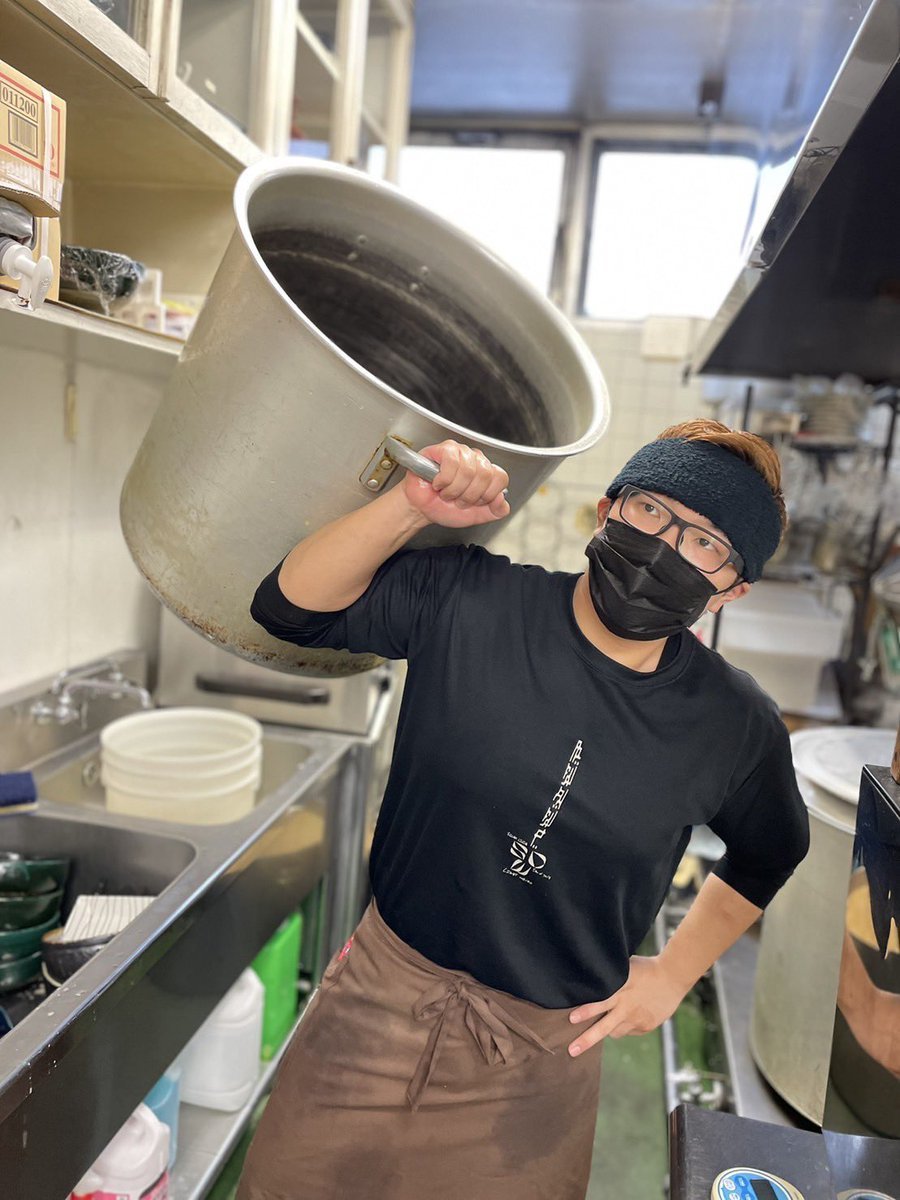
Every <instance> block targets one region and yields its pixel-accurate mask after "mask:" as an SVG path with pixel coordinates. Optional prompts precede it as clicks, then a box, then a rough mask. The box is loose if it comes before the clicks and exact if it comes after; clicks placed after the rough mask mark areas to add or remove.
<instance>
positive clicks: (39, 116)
mask: <svg viewBox="0 0 900 1200" xmlns="http://www.w3.org/2000/svg"><path fill="white" fill-rule="evenodd" d="M65 158H66V102H65V101H64V100H60V98H59V97H58V96H54V95H53V93H52V92H50V91H48V90H47V89H46V88H45V87H41V85H40V84H39V83H35V82H34V81H33V80H31V79H29V78H28V76H27V75H23V74H22V72H21V71H17V70H16V69H15V67H11V66H9V65H8V64H7V63H5V62H3V60H2V59H0V195H2V196H6V197H7V198H8V199H10V200H17V201H18V202H19V203H20V204H21V205H22V206H23V207H24V208H27V209H28V211H29V212H30V213H32V214H33V215H34V216H35V217H58V216H59V213H60V209H61V207H62V194H63V180H64V178H65Z"/></svg>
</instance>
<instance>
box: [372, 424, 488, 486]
mask: <svg viewBox="0 0 900 1200" xmlns="http://www.w3.org/2000/svg"><path fill="white" fill-rule="evenodd" d="M384 448H385V451H386V452H387V454H388V455H389V456H390V457H391V458H392V459H393V460H394V462H395V463H396V464H397V465H398V466H400V467H405V468H406V470H407V471H412V473H413V475H418V476H419V477H420V478H422V479H426V480H427V481H428V482H429V483H431V481H432V479H434V478H435V477H436V476H437V474H438V472H439V471H440V469H441V466H440V463H436V462H435V461H434V459H432V458H426V457H425V455H424V454H417V453H416V451H415V450H411V449H410V448H409V446H406V445H404V443H403V442H400V441H398V440H397V439H396V438H395V437H391V436H390V435H389V436H388V437H386V438H385V439H384ZM508 493H509V488H504V489H503V495H504V496H508Z"/></svg>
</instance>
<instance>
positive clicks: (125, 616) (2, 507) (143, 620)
mask: <svg viewBox="0 0 900 1200" xmlns="http://www.w3.org/2000/svg"><path fill="white" fill-rule="evenodd" d="M69 379H71V380H72V381H73V382H74V384H75V387H76V397H77V404H76V413H75V416H76V421H77V432H76V433H75V438H74V441H70V440H68V439H67V437H66V426H65V419H64V398H65V389H66V384H67V382H68V381H69ZM162 386H163V384H162V382H161V381H160V379H159V378H149V377H145V376H143V375H141V374H136V373H133V372H131V371H126V370H124V369H110V368H102V367H98V366H96V365H91V364H88V363H85V362H74V363H72V364H70V365H67V363H66V361H65V359H64V358H63V357H62V356H61V355H57V354H54V353H44V352H38V351H35V350H33V349H22V348H10V347H9V346H4V348H3V387H2V391H0V691H4V690H6V689H8V688H13V687H16V686H17V685H19V684H21V683H27V682H29V681H31V680H34V679H37V678H40V677H41V676H45V675H48V674H50V673H52V672H54V671H56V670H59V669H60V668H62V667H66V666H71V665H74V664H76V663H79V662H84V661H86V660H88V659H91V658H94V657H97V656H99V655H102V654H104V653H106V652H107V651H110V650H114V649H116V648H117V647H119V646H126V645H129V646H130V645H136V646H144V647H146V648H147V649H148V650H149V651H150V652H151V653H152V652H153V649H154V647H155V641H156V627H157V623H158V618H157V612H158V606H157V602H156V600H155V599H154V598H153V596H152V594H151V593H150V591H149V589H148V588H147V587H146V585H145V584H144V582H143V580H142V578H141V576H140V574H139V573H138V571H137V569H136V568H135V567H134V565H133V564H132V561H131V558H130V556H129V554H128V550H127V548H126V546H125V541H124V539H123V537H122V534H121V531H120V527H119V515H118V504H119V491H120V489H121V486H122V481H123V479H124V477H125V473H126V471H127V469H128V467H129V465H130V463H131V460H132V458H133V457H134V453H135V451H136V449H137V447H138V445H139V443H140V440H141V438H142V437H143V434H144V431H145V429H146V427H147V425H148V423H149V421H150V417H151V415H152V413H153V411H154V408H155V407H156V404H157V402H158V400H159V397H160V395H161V389H162Z"/></svg>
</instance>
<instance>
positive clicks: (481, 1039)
mask: <svg viewBox="0 0 900 1200" xmlns="http://www.w3.org/2000/svg"><path fill="white" fill-rule="evenodd" d="M473 919H476V917H475V916H474V915H473ZM573 1007H574V1006H573ZM570 1012H571V1008H543V1007H541V1006H540V1005H538V1004H533V1003H531V1002H530V1001H528V1000H522V999H520V998H519V997H516V996H512V995H510V994H509V993H508V992H502V991H498V990H497V989H495V988H490V987H487V986H485V985H484V984H482V983H479V982H478V981H477V980H476V979H475V978H474V977H473V976H472V975H470V974H468V973H467V972H465V971H452V970H448V969H447V968H445V967H441V966H438V965H437V964H436V963H433V962H431V960H430V959H428V958H425V957H424V956H423V955H421V954H419V952H418V951H417V950H414V949H413V948H412V947H411V946H409V945H407V943H406V942H404V941H403V940H402V939H401V938H399V937H398V936H397V934H395V933H394V931H393V930H392V929H390V928H389V926H388V925H387V924H386V923H385V921H384V920H383V919H382V917H381V915H380V913H379V912H378V906H377V904H376V902H375V900H374V899H373V900H371V901H370V903H369V906H368V907H367V908H366V910H365V912H364V913H363V916H362V919H361V920H360V923H359V925H358V926H357V928H356V930H355V932H354V934H353V936H352V938H351V939H350V941H349V942H348V943H347V945H346V946H345V947H344V948H343V950H341V951H339V952H338V953H336V954H335V955H334V957H333V958H332V960H331V962H330V963H329V964H328V966H327V967H326V969H325V972H324V974H323V976H322V981H321V984H320V986H319V989H318V990H317V992H316V993H315V994H314V995H313V997H312V998H311V999H310V1001H309V1004H308V1005H307V1009H306V1012H305V1013H304V1016H303V1018H302V1020H301V1022H300V1025H299V1027H298V1029H297V1031H296V1032H295V1034H294V1037H293V1038H292V1040H291V1042H290V1044H289V1045H288V1047H287V1049H286V1050H285V1053H284V1058H283V1060H282V1062H281V1063H280V1065H279V1067H278V1071H277V1074H276V1077H275V1084H274V1087H273V1089H272V1093H271V1096H270V1097H269V1101H268V1104H267V1105H266V1109H265V1111H264V1113H263V1116H262V1120H261V1122H260V1124H259V1127H258V1129H257V1131H256V1134H255V1136H254V1138H253V1141H252V1143H251V1146H250V1150H249V1152H248V1155H247V1159H246V1162H245V1164H244V1171H243V1175H242V1176H241V1181H240V1185H239V1186H238V1190H237V1196H236V1200H425V1198H426V1197H427V1198H428V1200H507V1198H508V1200H513V1197H515V1200H584V1196H585V1192H586V1189H587V1182H588V1176H589V1174H590V1166H591V1153H592V1150H593V1142H594V1129H595V1125H596V1119H597V1104H598V1099H599V1085H600V1059H601V1053H602V1046H603V1043H602V1042H601V1043H600V1044H598V1045H597V1046H594V1047H592V1048H591V1049H590V1050H586V1051H584V1052H583V1053H582V1054H580V1055H579V1056H578V1057H577V1058H573V1057H572V1056H571V1055H570V1054H569V1053H568V1052H567V1050H566V1047H567V1046H568V1045H569V1043H570V1042H572V1041H574V1040H575V1038H576V1036H577V1035H578V1033H579V1032H583V1031H584V1029H585V1028H586V1026H585V1025H572V1024H571V1023H570V1021H569V1019H568V1014H569V1013H570Z"/></svg>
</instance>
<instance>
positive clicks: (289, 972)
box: [253, 912, 303, 1062]
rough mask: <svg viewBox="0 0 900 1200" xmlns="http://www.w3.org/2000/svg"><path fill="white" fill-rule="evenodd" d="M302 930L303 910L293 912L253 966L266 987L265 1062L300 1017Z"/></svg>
mask: <svg viewBox="0 0 900 1200" xmlns="http://www.w3.org/2000/svg"><path fill="white" fill-rule="evenodd" d="M302 934H303V919H302V917H301V916H300V913H299V912H295V913H292V914H291V916H289V917H287V918H285V920H284V921H282V923H281V924H280V925H279V926H278V928H277V929H276V930H275V933H274V934H273V935H272V937H271V938H270V939H269V940H268V942H266V944H265V946H263V948H262V950H260V952H259V954H257V956H256V958H255V959H254V960H253V970H254V971H255V972H256V974H257V975H258V976H259V978H260V980H261V981H262V985H263V987H264V988H265V989H266V1000H265V1005H264V1007H263V1032H262V1058H263V1061H264V1062H268V1061H269V1060H270V1059H271V1058H272V1057H273V1056H274V1055H275V1053H276V1052H277V1050H278V1048H279V1046H280V1045H281V1043H282V1042H283V1041H284V1039H285V1038H286V1037H287V1035H288V1032H289V1031H290V1028H291V1026H292V1025H293V1023H294V1021H295V1019H296V1017H297V1006H298V997H297V976H298V974H299V970H300V941H301V938H302Z"/></svg>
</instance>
